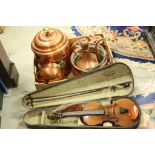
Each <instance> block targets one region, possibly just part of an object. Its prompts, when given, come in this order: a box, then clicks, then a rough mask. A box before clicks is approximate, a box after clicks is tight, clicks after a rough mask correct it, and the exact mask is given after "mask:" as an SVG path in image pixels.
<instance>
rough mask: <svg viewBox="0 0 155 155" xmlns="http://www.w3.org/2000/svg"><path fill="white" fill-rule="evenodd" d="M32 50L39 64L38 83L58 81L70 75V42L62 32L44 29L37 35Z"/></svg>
mask: <svg viewBox="0 0 155 155" xmlns="http://www.w3.org/2000/svg"><path fill="white" fill-rule="evenodd" d="M31 48H32V51H33V52H34V54H35V61H36V64H37V73H36V80H37V82H43V83H48V82H52V81H58V80H61V79H64V78H65V77H66V76H67V75H68V74H69V73H70V71H71V64H70V48H69V40H68V38H67V36H66V35H65V34H64V33H63V32H61V31H60V30H58V29H54V28H44V29H43V30H41V31H40V32H38V33H37V34H36V35H35V37H34V39H33V40H32V43H31Z"/></svg>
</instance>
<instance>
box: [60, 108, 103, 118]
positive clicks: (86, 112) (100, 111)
mask: <svg viewBox="0 0 155 155" xmlns="http://www.w3.org/2000/svg"><path fill="white" fill-rule="evenodd" d="M104 114H105V111H104V109H94V110H84V111H75V112H64V113H62V115H61V117H76V116H77V117H78V116H88V115H89V116H91V115H104Z"/></svg>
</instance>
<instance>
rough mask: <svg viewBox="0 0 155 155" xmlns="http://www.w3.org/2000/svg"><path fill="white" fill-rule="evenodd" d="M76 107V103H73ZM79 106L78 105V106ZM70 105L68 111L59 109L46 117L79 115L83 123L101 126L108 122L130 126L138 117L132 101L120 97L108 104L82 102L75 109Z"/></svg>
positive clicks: (57, 117) (137, 110)
mask: <svg viewBox="0 0 155 155" xmlns="http://www.w3.org/2000/svg"><path fill="white" fill-rule="evenodd" d="M75 106H76V107H77V104H76V105H75ZM78 107H80V106H78ZM72 108H74V106H73V105H72V106H71V107H70V108H68V109H69V111H65V110H64V109H63V110H60V111H57V112H54V113H50V114H49V115H48V119H51V120H52V119H62V118H64V117H79V118H80V119H81V121H82V122H83V124H84V125H88V126H103V124H104V123H106V122H110V123H112V126H120V127H130V126H132V125H134V124H135V123H136V121H137V120H138V119H139V114H140V111H139V108H138V106H137V105H136V104H135V102H134V101H132V100H130V99H128V98H122V99H118V100H115V101H113V102H112V103H111V104H110V105H109V104H107V105H102V104H101V103H100V102H92V103H86V104H83V105H82V106H81V107H80V108H74V109H77V110H75V111H72V110H71V109H72Z"/></svg>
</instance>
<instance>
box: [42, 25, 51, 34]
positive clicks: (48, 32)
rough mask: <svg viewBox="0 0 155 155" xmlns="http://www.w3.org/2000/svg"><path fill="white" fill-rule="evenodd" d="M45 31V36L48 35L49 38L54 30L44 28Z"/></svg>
mask: <svg viewBox="0 0 155 155" xmlns="http://www.w3.org/2000/svg"><path fill="white" fill-rule="evenodd" d="M43 31H44V32H45V35H46V36H49V35H50V33H51V32H52V30H51V29H50V28H48V27H44V28H43Z"/></svg>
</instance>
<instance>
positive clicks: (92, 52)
mask: <svg viewBox="0 0 155 155" xmlns="http://www.w3.org/2000/svg"><path fill="white" fill-rule="evenodd" d="M102 41H103V38H101V37H92V38H89V37H82V38H81V39H80V41H79V42H77V43H76V44H74V45H73V48H74V52H73V53H72V55H71V63H72V65H73V66H74V69H73V73H74V75H79V74H81V73H83V72H88V71H90V70H93V69H95V68H99V67H101V66H103V65H105V63H106V61H107V56H106V52H105V50H104V48H103V47H102V46H101V45H100V43H101V42H102Z"/></svg>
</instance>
